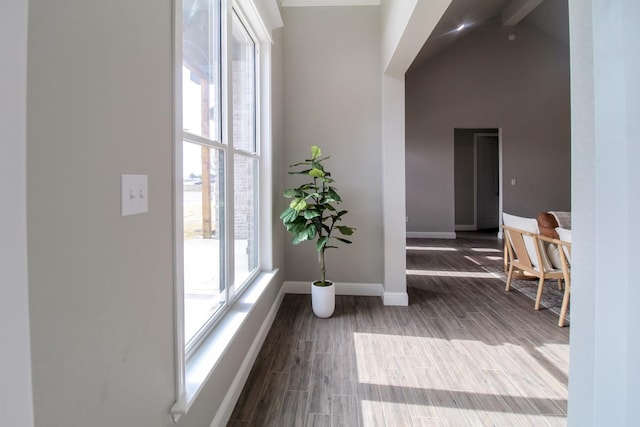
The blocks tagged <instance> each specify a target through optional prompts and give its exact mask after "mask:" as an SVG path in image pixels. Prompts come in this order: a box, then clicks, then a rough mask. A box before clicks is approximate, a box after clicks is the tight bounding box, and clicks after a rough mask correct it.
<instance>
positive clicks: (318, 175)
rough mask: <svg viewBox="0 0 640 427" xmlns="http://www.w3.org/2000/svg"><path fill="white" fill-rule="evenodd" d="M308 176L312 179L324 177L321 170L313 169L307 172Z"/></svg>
mask: <svg viewBox="0 0 640 427" xmlns="http://www.w3.org/2000/svg"><path fill="white" fill-rule="evenodd" d="M309 176H312V177H314V178H322V177H323V176H324V171H323V170H321V169H317V168H313V169H311V170H310V171H309Z"/></svg>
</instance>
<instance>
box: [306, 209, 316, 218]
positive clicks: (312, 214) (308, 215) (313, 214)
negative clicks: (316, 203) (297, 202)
mask: <svg viewBox="0 0 640 427" xmlns="http://www.w3.org/2000/svg"><path fill="white" fill-rule="evenodd" d="M318 216H320V212H318V211H316V210H314V209H307V210H305V211H304V219H312V218H315V217H318Z"/></svg>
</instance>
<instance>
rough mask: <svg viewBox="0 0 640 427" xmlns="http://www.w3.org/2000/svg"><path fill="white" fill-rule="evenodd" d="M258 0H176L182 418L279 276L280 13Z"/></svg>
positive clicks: (177, 409) (176, 412)
mask: <svg viewBox="0 0 640 427" xmlns="http://www.w3.org/2000/svg"><path fill="white" fill-rule="evenodd" d="M255 2H256V0H177V1H175V2H174V16H175V19H174V22H175V32H174V37H175V44H174V47H175V54H174V100H175V111H174V121H175V128H174V133H175V134H174V140H175V150H174V158H175V161H174V168H175V175H174V176H175V179H174V181H175V182H174V195H175V212H174V216H175V221H174V227H175V242H176V245H175V254H176V256H175V272H176V278H175V283H176V286H175V301H176V303H175V313H176V315H175V319H176V328H175V342H176V349H175V351H176V353H175V356H176V357H175V360H176V396H177V399H176V402H175V404H174V405H173V407H172V408H171V416H172V417H173V420H174V421H176V422H177V420H178V419H179V418H180V417H181V416H182V415H183V414H185V413H186V412H187V411H188V409H189V408H190V406H191V405H192V403H193V402H194V400H195V398H196V396H197V395H198V393H199V392H200V390H202V388H203V386H204V385H205V384H206V382H207V381H208V380H209V378H210V377H211V374H212V373H213V372H214V371H215V369H217V368H216V367H218V366H219V365H218V362H219V361H220V360H222V358H224V357H232V355H227V356H225V354H226V350H227V349H228V348H229V345H230V344H232V343H233V342H234V340H235V339H236V337H237V336H238V332H239V331H241V330H242V328H243V325H245V322H246V320H247V319H248V317H249V315H250V313H251V312H252V310H253V307H254V306H255V304H256V302H258V301H259V300H260V298H261V296H262V295H263V293H264V292H265V290H266V289H269V287H271V286H273V284H275V283H276V282H275V280H276V279H275V277H276V274H277V270H274V269H273V266H272V263H273V258H272V240H271V227H272V220H271V219H272V206H271V199H272V197H271V186H272V184H271V168H270V159H271V156H270V148H269V145H270V139H271V137H270V134H271V125H270V104H271V101H270V96H271V94H270V86H269V84H268V83H269V81H270V69H271V66H270V52H271V43H272V39H271V34H270V29H269V28H275V27H276V26H281V25H282V21H281V19H280V14H279V11H278V6H277V2H276V1H275V0H268V1H267V2H264V0H260V5H261V6H260V7H257V5H256V4H254V3H255ZM261 9H264V11H265V14H264V15H262V14H261V12H260V10H261ZM264 17H267V20H268V23H267V22H265V20H264V19H263V18H264ZM261 50H262V51H263V54H262V55H261V54H260V51H261ZM262 82H265V83H266V84H262ZM252 348H253V347H252ZM245 357H250V353H248V354H247V355H246V356H245ZM243 364H244V361H243ZM221 369H222V368H221Z"/></svg>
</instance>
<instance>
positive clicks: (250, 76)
mask: <svg viewBox="0 0 640 427" xmlns="http://www.w3.org/2000/svg"><path fill="white" fill-rule="evenodd" d="M231 57H232V64H231V68H232V79H231V80H232V91H233V92H232V99H233V147H234V148H235V149H238V150H244V151H248V152H251V153H254V152H255V151H256V82H255V74H256V73H255V57H256V48H255V43H254V42H253V40H252V39H251V36H250V34H249V33H248V32H247V29H246V28H245V27H244V25H243V24H242V22H241V21H240V19H239V18H238V16H237V15H236V14H235V13H234V14H233V23H232V42H231Z"/></svg>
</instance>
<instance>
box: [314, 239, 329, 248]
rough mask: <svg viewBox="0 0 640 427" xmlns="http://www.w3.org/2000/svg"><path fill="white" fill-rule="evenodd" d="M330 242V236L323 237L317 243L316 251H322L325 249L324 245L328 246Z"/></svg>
mask: <svg viewBox="0 0 640 427" xmlns="http://www.w3.org/2000/svg"><path fill="white" fill-rule="evenodd" d="M328 241H329V237H328V236H322V237H320V238H319V239H318V242H317V243H316V250H317V251H320V250H322V248H323V247H324V245H326V244H327V242H328Z"/></svg>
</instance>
